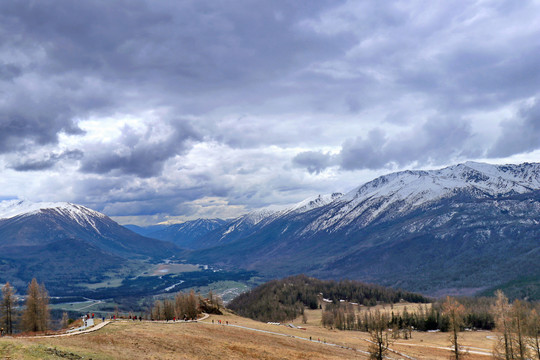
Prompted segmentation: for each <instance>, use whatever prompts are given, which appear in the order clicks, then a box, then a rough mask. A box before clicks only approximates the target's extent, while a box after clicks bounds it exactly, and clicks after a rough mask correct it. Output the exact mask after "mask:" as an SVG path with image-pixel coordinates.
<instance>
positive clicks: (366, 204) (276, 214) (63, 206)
mask: <svg viewBox="0 0 540 360" xmlns="http://www.w3.org/2000/svg"><path fill="white" fill-rule="evenodd" d="M128 227H130V228H131V230H133V231H135V232H138V233H139V234H136V233H134V232H133V231H131V230H129V229H127V228H125V227H122V226H120V225H118V224H117V223H115V222H114V221H113V220H111V219H110V218H108V217H107V216H105V215H103V214H100V213H98V212H95V211H93V210H90V209H88V208H85V207H83V206H80V205H75V204H69V203H47V204H45V203H40V204H32V203H28V202H21V201H4V202H1V203H0V283H2V282H3V281H5V280H6V279H8V278H9V279H13V278H15V279H18V281H19V283H20V284H19V285H18V286H19V287H20V286H21V284H26V282H27V281H28V280H29V279H28V278H29V277H32V276H37V275H39V276H42V277H47V279H49V281H50V282H52V283H53V285H54V286H57V287H58V288H61V287H62V286H66V284H72V283H77V282H88V281H92V282H96V281H100V280H101V279H102V278H104V276H105V274H106V273H107V272H110V271H118V270H119V268H121V267H122V266H127V265H128V264H129V262H130V261H139V260H141V259H147V260H159V259H163V258H165V257H170V256H171V255H178V256H181V257H182V258H183V259H185V260H187V261H189V262H192V263H198V264H209V265H216V266H219V267H223V268H225V269H247V270H254V271H257V272H259V274H261V275H262V276H264V277H265V278H276V277H283V276H288V275H292V274H298V273H306V274H309V275H313V276H317V277H319V278H327V279H342V278H348V279H355V280H362V281H366V282H374V283H379V284H381V285H387V286H393V287H399V288H403V289H406V290H409V291H419V292H423V293H424V294H428V295H439V294H444V293H454V294H456V293H461V294H478V293H489V292H490V291H491V290H493V289H494V288H496V287H502V288H503V289H505V290H506V291H507V292H508V293H510V294H512V295H515V296H519V297H529V298H536V299H540V266H539V265H538V264H540V164H537V163H533V164H530V163H525V164H521V165H489V164H483V163H474V162H467V163H464V164H459V165H455V166H450V167H447V168H444V169H440V170H430V171H403V172H397V173H392V174H389V175H385V176H381V177H379V178H377V179H375V180H373V181H370V182H368V183H366V184H363V185H361V186H359V187H357V188H356V189H353V190H352V191H350V192H348V193H346V194H341V193H334V194H330V195H325V196H322V195H319V196H315V197H313V198H310V199H307V200H305V201H303V202H301V203H299V204H297V205H295V206H292V207H287V208H284V209H280V210H262V211H255V212H252V213H249V214H246V215H244V216H241V217H239V218H237V219H234V220H232V221H224V220H220V219H210V220H208V219H206V220H203V219H199V220H194V221H189V222H185V223H182V224H175V225H171V226H162V225H158V226H153V227H149V228H143V227H137V226H132V225H129V226H128ZM140 234H142V235H140ZM143 235H144V236H143ZM151 238H152V239H151ZM164 240H166V241H164ZM180 248H183V249H187V250H180ZM96 259H99V261H96ZM36 274H37V275H36ZM16 285H17V284H16Z"/></svg>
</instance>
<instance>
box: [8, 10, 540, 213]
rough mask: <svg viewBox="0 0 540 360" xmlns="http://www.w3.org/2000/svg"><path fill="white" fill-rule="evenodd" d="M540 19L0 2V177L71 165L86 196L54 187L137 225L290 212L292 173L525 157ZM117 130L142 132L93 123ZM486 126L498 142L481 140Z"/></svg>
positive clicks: (298, 179) (530, 140)
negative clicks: (266, 208) (286, 208)
mask: <svg viewBox="0 0 540 360" xmlns="http://www.w3.org/2000/svg"><path fill="white" fill-rule="evenodd" d="M538 11H540V9H539V7H538V3H537V2H532V1H514V0H512V1H509V0H502V1H493V2H470V1H465V0H463V1H457V2H452V3H444V2H432V1H427V0H425V1H422V0H411V1H407V2H368V1H363V2H357V1H324V0H323V1H309V2H291V1H280V0H276V1H251V0H246V1H243V0H242V1H234V2H217V1H210V0H208V1H207V0H193V1H143V0H129V1H128V0H120V1H105V0H96V1H87V2H84V1H83V2H81V1H78V2H74V1H68V0H59V1H54V2H47V1H4V2H0V155H1V156H2V159H0V160H1V162H0V163H2V164H4V163H8V164H11V165H8V166H11V167H12V168H13V169H15V170H18V171H20V172H21V171H31V170H46V169H49V170H55V169H66V168H68V166H66V167H62V166H61V165H62V163H63V162H71V165H73V163H76V164H80V167H78V170H77V171H78V173H76V172H74V173H71V174H69V175H70V176H72V177H73V178H74V179H75V178H76V179H78V180H73V181H85V180H88V181H90V180H92V181H94V182H95V183H94V184H92V185H90V184H86V183H85V184H84V185H81V186H80V187H77V184H68V185H67V186H66V187H69V188H71V187H73V188H74V189H75V190H73V193H76V194H82V193H83V192H85V191H86V192H87V194H88V195H87V196H86V195H84V198H81V199H82V202H84V203H86V204H92V206H93V207H95V208H97V209H108V211H111V214H113V213H114V214H116V215H121V214H122V213H123V212H124V213H126V214H127V213H129V214H132V215H136V214H137V213H140V214H143V213H144V214H152V213H166V212H169V213H173V212H175V211H176V212H178V211H183V212H190V211H195V210H193V209H192V210H190V207H191V205H186V203H187V202H190V201H196V200H197V199H201V198H204V197H205V196H206V197H207V196H216V197H224V198H227V200H228V201H230V202H231V203H236V204H247V206H248V207H251V208H257V207H259V206H262V205H267V204H268V203H272V202H273V201H276V199H278V200H279V201H281V202H282V203H285V202H286V201H287V199H289V197H290V196H294V195H293V194H295V193H298V191H301V189H304V190H305V189H306V187H308V188H309V187H310V186H311V188H310V189H312V190H313V189H315V188H316V187H317V186H319V185H313V184H306V183H305V181H311V180H306V179H312V178H314V177H315V176H311V177H309V176H298V171H299V170H298V168H304V169H306V170H307V171H308V172H310V173H311V174H313V175H317V174H319V173H320V172H321V171H323V170H324V169H325V168H328V167H332V166H335V167H339V169H341V170H348V171H349V170H350V171H354V170H362V169H381V168H388V167H407V166H411V165H413V166H423V165H435V164H443V163H453V162H456V161H459V160H461V159H466V158H469V157H476V158H478V157H480V156H484V155H485V154H486V153H487V154H488V156H491V157H494V156H506V155H512V154H518V153H521V152H527V151H532V150H535V149H539V148H540V144H538V142H537V139H538V138H539V136H538V135H539V131H538V126H537V125H538V117H537V114H538V101H536V102H535V103H534V104H533V105H532V106H528V107H525V108H524V109H523V110H522V111H521V112H520V113H518V114H516V116H515V117H512V116H511V115H510V116H509V115H508V109H510V108H514V107H515V104H524V103H527V101H529V102H530V99H533V98H536V99H537V96H538V95H537V94H538V83H540V68H539V65H538V61H537V58H538V56H537V54H538V53H539V51H540V47H539V46H540V45H539V43H538V40H537V39H538V38H540V28H539V27H538V26H537V19H536V18H537V15H536V14H538ZM156 113H159V114H163V115H164V116H163V117H162V118H163V119H166V120H156V117H155V116H152V115H149V116H146V115H147V114H156ZM501 113H502V114H505V115H504V116H505V118H509V119H510V120H508V121H507V122H506V123H503V124H502V125H500V124H499V122H500V120H501V119H500V118H499V116H501V115H500V114H501ZM124 116H125V117H126V118H129V119H135V121H134V122H136V124H134V125H133V122H128V123H129V124H130V126H131V127H128V126H126V127H125V128H124V131H123V135H122V136H120V137H119V138H118V139H116V138H111V137H109V136H107V134H104V135H103V138H100V134H99V129H98V130H96V128H99V124H100V123H103V124H107V125H111V124H110V123H109V122H120V123H121V122H122V119H123V117H124ZM491 117H492V118H493V122H494V123H497V125H500V126H501V127H500V128H501V130H502V135H501V136H500V137H498V138H497V139H496V140H493V139H494V137H496V136H497V134H496V133H495V132H493V136H490V135H491V133H488V132H486V133H488V134H489V135H488V136H486V135H485V134H484V133H483V131H484V129H483V127H485V126H484V125H485V124H488V123H489V121H490V120H491ZM149 118H150V119H151V120H149ZM170 119H188V120H189V121H179V122H172V121H170ZM426 119H428V120H426ZM486 119H487V120H486ZM88 120H90V121H88ZM476 121H478V122H476ZM89 123H90V126H88V125H89ZM96 124H98V125H96ZM85 125H86V126H85ZM106 128H107V129H109V128H114V126H107V127H106ZM117 128H118V126H117V127H116V129H117ZM81 129H86V130H87V131H88V134H85V133H84V132H83V131H82V130H81ZM370 129H372V130H371V131H370ZM115 131H116V130H115ZM65 134H68V135H71V136H64V135H65ZM74 135H75V136H74ZM64 139H66V140H64ZM78 140H80V141H78ZM61 141H65V143H60V142H61ZM494 144H495V145H494ZM340 146H341V148H340ZM66 148H68V149H73V148H77V149H80V151H82V152H84V157H82V158H79V157H77V156H75V158H70V157H69V156H62V151H63V149H66ZM297 148H302V149H304V151H303V152H302V153H300V154H297V155H296V156H295V157H294V158H293V159H292V166H291V158H290V154H291V151H292V150H291V149H297ZM201 149H202V150H201ZM215 149H217V150H215ZM320 149H332V153H325V152H321V151H319V150H320ZM197 151H199V153H197ZM44 153H48V154H50V155H47V156H44V157H43V155H42V157H40V156H39V155H36V154H44ZM194 153H196V155H193V154H194ZM201 154H203V155H201ZM284 154H286V155H284ZM229 155H233V156H234V159H230V158H228V157H227V156H229ZM16 156H17V157H19V158H21V159H22V160H20V161H19V162H13V161H12V160H9V159H13V158H14V157H16ZM190 156H192V158H189V157H190ZM4 158H5V159H8V160H7V161H5V159H4ZM188 158H189V159H188ZM184 160H186V162H188V163H190V166H186V167H185V168H184V167H183V164H184ZM205 161H208V162H209V163H212V164H216V165H214V166H201V165H204V163H205ZM193 164H196V165H193ZM70 168H75V167H74V166H71V167H70ZM164 169H167V170H170V171H171V172H173V174H168V173H166V172H165V171H163V170H164ZM194 169H196V170H194ZM342 174H343V173H342ZM31 175H33V174H31ZM168 175H170V177H167V176H168ZM302 175H304V174H302ZM17 176H21V174H18V175H17ZM345 176H350V175H348V174H345ZM323 177H324V176H323ZM89 179H90V180H89ZM239 179H240V180H239ZM177 182H178V183H182V185H181V186H178V187H177V188H175V187H174V186H173V185H175V184H176V183H177ZM184 182H185V183H184ZM43 183H46V182H43ZM51 184H53V185H50V186H49V188H45V185H43V186H44V188H43V189H42V190H41V191H42V192H43V193H47V192H49V191H51V192H54V191H55V184H54V181H52V180H51ZM127 184H129V185H127ZM171 184H172V185H171ZM36 188H38V187H37V186H36ZM321 188H322V186H321V187H319V188H317V191H319V189H321ZM334 190H335V188H333V189H330V190H329V191H334ZM306 192H307V190H306ZM176 193H177V194H178V195H175V194H176ZM103 194H107V196H104V195H103ZM120 194H123V195H120ZM163 194H164V195H163ZM77 196H79V195H77ZM124 196H127V197H124Z"/></svg>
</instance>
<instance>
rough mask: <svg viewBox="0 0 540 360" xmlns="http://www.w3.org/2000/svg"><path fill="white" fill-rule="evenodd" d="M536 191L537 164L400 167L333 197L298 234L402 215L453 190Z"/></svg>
mask: <svg viewBox="0 0 540 360" xmlns="http://www.w3.org/2000/svg"><path fill="white" fill-rule="evenodd" d="M535 190H540V164H538V163H532V164H530V163H524V164H521V165H490V164H485V163H477V162H466V163H464V164H458V165H454V166H449V167H446V168H443V169H439V170H428V171H425V170H417V171H411V170H408V171H402V172H396V173H392V174H388V175H384V176H381V177H378V178H376V179H375V180H373V181H370V182H368V183H366V184H364V185H361V186H360V187H358V188H356V189H354V190H353V191H351V192H349V193H347V194H345V195H344V196H343V197H341V198H339V199H337V200H335V203H336V207H334V208H332V209H331V210H330V211H328V212H327V213H326V214H325V215H323V216H321V217H320V218H318V219H316V220H315V221H314V222H312V223H311V224H309V225H308V226H307V227H306V228H305V230H304V232H311V231H321V230H326V231H330V232H334V231H336V230H338V229H341V228H343V227H344V226H347V225H349V224H350V223H352V222H353V221H356V222H357V225H358V226H360V227H363V226H366V225H368V224H369V223H371V222H372V221H374V220H375V219H377V218H378V217H379V216H381V215H382V214H384V213H385V212H386V211H387V210H390V209H391V210H392V212H393V213H394V214H403V213H405V212H408V211H412V210H414V209H416V208H418V207H421V206H424V205H427V204H429V203H432V202H435V201H439V200H441V199H444V198H450V197H452V196H455V195H456V194H457V193H459V192H465V193H468V194H470V195H472V196H474V197H476V198H483V197H497V196H501V195H510V194H523V193H527V192H531V191H535Z"/></svg>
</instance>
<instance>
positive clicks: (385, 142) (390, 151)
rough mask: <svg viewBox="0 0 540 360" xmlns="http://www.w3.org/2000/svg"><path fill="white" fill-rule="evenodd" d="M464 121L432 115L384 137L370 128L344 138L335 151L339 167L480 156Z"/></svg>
mask: <svg viewBox="0 0 540 360" xmlns="http://www.w3.org/2000/svg"><path fill="white" fill-rule="evenodd" d="M472 140H473V134H472V131H471V129H470V127H469V125H468V123H467V122H466V121H463V120H452V119H447V118H434V119H430V120H429V121H427V122H426V123H424V124H423V125H421V126H418V127H417V128H414V129H411V130H408V131H405V132H400V133H398V134H394V135H392V136H388V135H386V134H385V132H384V131H383V130H382V129H379V128H377V129H374V130H372V131H370V132H369V133H368V135H367V136H366V137H358V138H356V139H350V140H347V141H346V142H345V143H344V144H343V146H342V150H341V152H340V154H339V157H340V165H341V168H343V169H345V170H355V169H380V168H383V167H388V166H390V165H397V166H398V167H405V166H410V165H411V164H413V163H414V162H417V163H419V164H422V165H426V164H434V165H437V164H444V163H445V162H447V161H450V160H451V159H455V158H458V159H459V158H462V157H474V156H479V155H481V152H482V149H481V148H480V149H478V148H476V147H475V146H474V145H472Z"/></svg>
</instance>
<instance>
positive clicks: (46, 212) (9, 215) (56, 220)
mask: <svg viewBox="0 0 540 360" xmlns="http://www.w3.org/2000/svg"><path fill="white" fill-rule="evenodd" d="M62 239H78V240H83V241H86V242H87V243H89V244H92V245H94V246H98V247H99V248H101V249H103V250H106V251H108V252H110V253H112V254H116V255H130V256H132V255H134V254H138V255H140V256H142V255H145V256H148V255H151V254H156V255H157V253H159V252H160V251H162V250H165V249H162V248H161V247H163V246H165V248H168V249H173V248H174V247H173V246H171V245H169V244H168V243H163V242H161V241H153V240H152V239H148V238H144V237H142V236H140V235H138V234H135V233H133V232H132V231H130V230H128V229H126V228H124V227H122V226H120V225H119V224H117V223H116V222H115V221H113V220H111V219H110V218H109V217H108V216H106V215H104V214H102V213H99V212H97V211H94V210H91V209H89V208H87V207H85V206H82V205H76V204H71V203H66V202H58V203H45V202H43V203H33V202H29V201H21V200H7V201H2V202H0V247H2V246H20V245H25V246H26V245H43V244H46V243H50V242H55V241H58V240H62ZM160 248H161V250H160ZM156 250H157V252H156Z"/></svg>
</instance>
